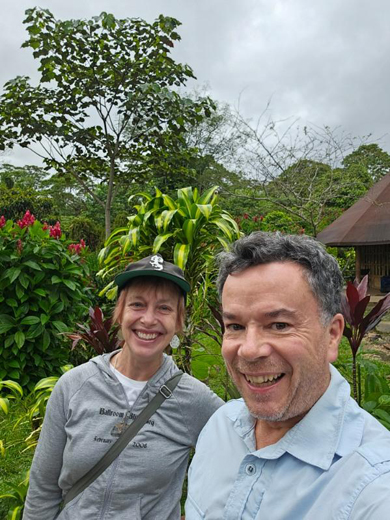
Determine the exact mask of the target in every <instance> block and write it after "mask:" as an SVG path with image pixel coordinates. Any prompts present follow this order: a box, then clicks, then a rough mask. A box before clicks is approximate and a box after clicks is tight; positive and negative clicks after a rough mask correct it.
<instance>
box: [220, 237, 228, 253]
mask: <svg viewBox="0 0 390 520" xmlns="http://www.w3.org/2000/svg"><path fill="white" fill-rule="evenodd" d="M217 239H218V240H219V242H220V244H221V245H222V247H223V248H224V249H225V251H228V250H229V249H230V244H231V242H229V240H226V238H224V237H217Z"/></svg>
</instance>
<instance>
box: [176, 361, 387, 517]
mask: <svg viewBox="0 0 390 520" xmlns="http://www.w3.org/2000/svg"><path fill="white" fill-rule="evenodd" d="M331 376H332V377H331V383H330V385H329V387H328V389H327V391H326V392H325V393H324V395H323V396H322V397H321V398H320V399H319V400H318V401H317V403H316V404H315V405H314V406H313V408H312V409H311V410H310V411H309V412H308V413H307V414H306V416H305V417H304V418H303V419H302V420H301V421H300V422H299V423H297V424H296V425H295V426H294V427H293V428H291V430H289V431H288V432H287V433H286V434H285V435H284V437H283V438H282V439H280V440H279V441H278V442H277V443H276V444H272V445H270V446H267V447H265V448H262V449H260V450H256V440H255V430H254V427H255V420H254V419H253V417H252V416H251V415H250V414H249V411H248V409H247V407H246V406H245V403H244V401H243V400H242V399H239V400H236V401H230V402H229V403H227V404H226V405H225V406H223V407H222V408H220V409H219V410H218V411H217V412H216V413H215V414H214V415H213V416H212V417H211V419H210V420H209V422H208V423H207V425H206V426H205V428H204V429H203V431H202V433H201V435H200V437H199V439H198V444H197V447H196V453H195V457H194V459H193V461H192V464H191V467H190V470H189V481H188V498H187V502H186V520H199V519H202V518H205V519H206V520H253V519H256V520H304V519H305V520H347V519H348V520H388V519H390V432H389V431H388V430H386V429H385V428H384V427H383V426H382V425H381V424H380V423H379V422H378V421H376V420H375V419H374V418H373V417H372V416H371V415H369V414H368V413H366V412H365V411H364V410H362V409H361V408H359V407H358V406H357V404H356V403H355V401H354V400H353V399H352V398H351V397H350V388H349V385H348V383H347V381H346V380H345V379H344V378H343V377H342V376H341V375H340V374H339V372H338V371H337V370H336V369H335V368H334V367H331Z"/></svg>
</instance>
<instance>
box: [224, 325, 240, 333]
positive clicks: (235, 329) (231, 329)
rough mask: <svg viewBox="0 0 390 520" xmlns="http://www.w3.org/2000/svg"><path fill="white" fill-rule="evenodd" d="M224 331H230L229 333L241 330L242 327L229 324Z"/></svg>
mask: <svg viewBox="0 0 390 520" xmlns="http://www.w3.org/2000/svg"><path fill="white" fill-rule="evenodd" d="M225 328H226V330H230V331H233V332H235V331H238V330H242V329H243V328H244V327H243V326H242V325H239V324H238V323H229V324H228V325H226V326H225Z"/></svg>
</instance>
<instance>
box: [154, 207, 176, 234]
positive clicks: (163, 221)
mask: <svg viewBox="0 0 390 520" xmlns="http://www.w3.org/2000/svg"><path fill="white" fill-rule="evenodd" d="M176 212H177V210H176V209H174V210H167V209H166V210H164V211H162V212H161V214H160V215H159V216H158V217H156V220H155V223H156V227H157V229H158V230H161V229H162V230H163V232H164V233H165V232H166V231H167V229H168V227H169V224H170V223H171V220H172V218H173V216H174V215H175V213H176Z"/></svg>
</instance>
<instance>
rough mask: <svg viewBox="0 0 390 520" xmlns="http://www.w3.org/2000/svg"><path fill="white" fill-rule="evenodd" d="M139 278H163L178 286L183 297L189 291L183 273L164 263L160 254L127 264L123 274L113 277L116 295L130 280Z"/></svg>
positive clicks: (178, 268) (172, 265)
mask: <svg viewBox="0 0 390 520" xmlns="http://www.w3.org/2000/svg"><path fill="white" fill-rule="evenodd" d="M139 276H157V277H159V278H165V279H166V280H169V281H171V282H173V283H175V284H176V285H178V286H179V287H180V289H181V290H182V291H183V292H184V294H185V295H186V294H187V293H188V292H189V291H190V284H189V283H188V282H187V280H186V279H185V278H184V273H183V271H182V270H181V269H180V267H178V266H177V265H175V264H171V262H167V261H165V260H164V259H163V257H162V256H161V255H160V254H157V255H151V256H147V257H146V258H143V259H142V260H139V261H138V262H133V263H132V264H129V265H128V266H127V267H126V269H125V270H124V271H123V273H120V274H118V275H117V276H116V277H115V283H116V285H117V286H118V294H119V293H120V292H121V290H122V289H123V288H124V286H125V285H126V284H127V283H128V282H129V281H130V280H132V279H133V278H138V277H139Z"/></svg>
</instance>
